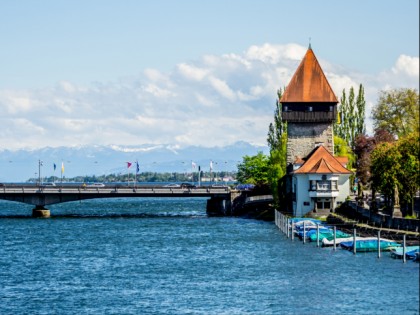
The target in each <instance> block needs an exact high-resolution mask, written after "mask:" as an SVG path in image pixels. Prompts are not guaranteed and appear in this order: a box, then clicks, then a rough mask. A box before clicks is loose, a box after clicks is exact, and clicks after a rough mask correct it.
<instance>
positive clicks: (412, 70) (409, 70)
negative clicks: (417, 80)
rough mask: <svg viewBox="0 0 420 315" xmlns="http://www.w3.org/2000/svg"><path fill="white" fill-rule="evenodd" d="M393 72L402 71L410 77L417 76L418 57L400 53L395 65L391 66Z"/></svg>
mask: <svg viewBox="0 0 420 315" xmlns="http://www.w3.org/2000/svg"><path fill="white" fill-rule="evenodd" d="M392 71H393V72H394V73H395V74H398V73H402V74H406V75H408V76H410V77H418V76H419V58H418V57H410V56H406V55H400V56H399V57H398V60H397V62H396V64H395V66H394V67H393V68H392Z"/></svg>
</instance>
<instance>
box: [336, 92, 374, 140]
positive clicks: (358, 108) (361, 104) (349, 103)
mask: <svg viewBox="0 0 420 315" xmlns="http://www.w3.org/2000/svg"><path fill="white" fill-rule="evenodd" d="M364 93H365V91H364V88H363V85H362V84H360V85H359V91H358V94H357V96H355V94H354V88H353V87H351V88H350V90H349V96H348V98H347V95H346V91H345V90H343V94H342V96H341V100H340V109H339V117H340V119H339V121H337V122H336V123H335V124H334V134H335V135H336V136H338V137H340V138H342V139H344V140H345V141H346V142H347V143H348V145H350V146H353V145H354V140H355V139H356V137H357V135H359V134H363V133H365V130H366V127H365V106H366V102H365V96H364Z"/></svg>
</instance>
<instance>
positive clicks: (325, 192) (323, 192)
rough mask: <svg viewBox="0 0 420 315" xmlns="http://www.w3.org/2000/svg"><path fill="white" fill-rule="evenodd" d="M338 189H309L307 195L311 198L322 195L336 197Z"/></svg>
mask: <svg viewBox="0 0 420 315" xmlns="http://www.w3.org/2000/svg"><path fill="white" fill-rule="evenodd" d="M338 195H339V191H338V190H326V189H325V190H324V189H323V190H310V191H309V197H311V198H322V197H327V198H330V197H338Z"/></svg>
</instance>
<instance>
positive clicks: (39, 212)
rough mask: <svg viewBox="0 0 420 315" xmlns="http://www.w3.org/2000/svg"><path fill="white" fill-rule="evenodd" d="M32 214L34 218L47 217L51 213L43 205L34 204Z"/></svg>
mask: <svg viewBox="0 0 420 315" xmlns="http://www.w3.org/2000/svg"><path fill="white" fill-rule="evenodd" d="M32 216H33V217H34V218H49V217H50V216H51V213H50V210H48V209H45V208H44V207H43V206H36V207H35V208H33V209H32Z"/></svg>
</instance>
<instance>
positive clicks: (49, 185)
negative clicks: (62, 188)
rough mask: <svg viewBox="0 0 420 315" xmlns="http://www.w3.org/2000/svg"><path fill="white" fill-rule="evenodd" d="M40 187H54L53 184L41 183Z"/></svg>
mask: <svg viewBox="0 0 420 315" xmlns="http://www.w3.org/2000/svg"><path fill="white" fill-rule="evenodd" d="M41 187H55V183H42V184H41Z"/></svg>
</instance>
